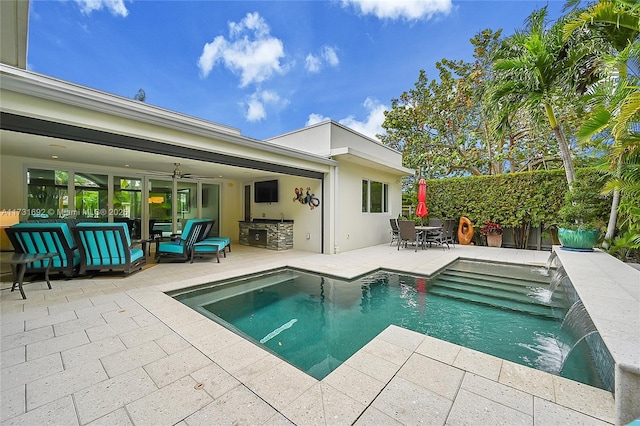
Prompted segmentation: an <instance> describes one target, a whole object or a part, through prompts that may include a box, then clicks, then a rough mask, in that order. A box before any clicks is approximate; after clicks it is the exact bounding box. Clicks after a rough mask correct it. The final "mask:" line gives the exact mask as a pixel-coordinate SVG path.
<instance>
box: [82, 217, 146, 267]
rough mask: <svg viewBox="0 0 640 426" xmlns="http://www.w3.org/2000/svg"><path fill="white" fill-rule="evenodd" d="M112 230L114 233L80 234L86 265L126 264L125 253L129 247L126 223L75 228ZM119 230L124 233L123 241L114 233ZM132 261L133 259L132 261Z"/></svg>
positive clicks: (90, 224) (87, 223) (96, 224)
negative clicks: (107, 228) (104, 228)
mask: <svg viewBox="0 0 640 426" xmlns="http://www.w3.org/2000/svg"><path fill="white" fill-rule="evenodd" d="M105 226H106V227H109V228H114V232H109V231H104V230H101V231H100V232H82V231H81V233H80V238H81V239H82V244H83V245H84V247H85V250H86V252H87V265H88V266H99V265H125V264H126V262H127V258H126V254H125V253H126V252H127V251H129V247H130V246H131V238H130V236H129V228H128V227H127V224H126V223H99V222H96V223H89V222H86V223H79V224H78V226H77V228H79V229H81V230H82V228H85V229H87V230H89V229H90V228H95V227H105ZM118 228H121V229H122V230H123V231H124V235H125V241H122V239H121V238H120V234H119V233H117V232H115V230H116V229H118ZM132 261H133V259H132Z"/></svg>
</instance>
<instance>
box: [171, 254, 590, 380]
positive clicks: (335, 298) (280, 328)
mask: <svg viewBox="0 0 640 426" xmlns="http://www.w3.org/2000/svg"><path fill="white" fill-rule="evenodd" d="M478 269H480V272H478ZM483 269H484V270H483ZM487 275H489V276H490V277H489V278H487ZM514 277H515V278H514ZM548 287H549V278H548V277H546V276H544V274H543V273H541V271H540V270H535V269H532V268H531V267H522V266H513V265H501V264H488V265H487V264H484V266H483V264H480V263H477V262H468V261H458V262H456V263H455V264H454V265H452V266H451V267H449V268H447V270H446V271H444V272H443V273H441V274H439V275H438V276H436V277H433V278H430V279H427V278H424V277H418V276H412V275H408V274H403V273H397V272H389V271H378V272H375V273H373V274H370V275H367V276H364V277H361V278H360V279H357V280H354V281H344V280H340V279H336V278H333V277H327V276H322V275H318V274H313V273H308V272H302V271H298V270H293V269H283V270H278V271H274V272H270V273H267V274H259V275H257V276H254V277H249V278H247V277H245V278H242V279H238V280H233V281H229V282H224V283H222V284H221V283H212V284H210V285H207V286H204V287H202V286H200V287H198V288H196V289H191V290H188V291H180V292H174V293H173V294H172V295H173V297H175V298H176V299H177V300H180V301H181V302H182V303H184V304H186V305H188V306H190V307H192V308H194V309H196V310H197V311H198V312H201V313H203V314H204V315H206V316H208V317H209V318H212V319H214V320H216V321H218V322H222V323H223V324H225V325H226V326H227V327H229V328H231V329H233V330H234V331H236V332H239V333H241V334H243V335H244V337H246V338H248V339H250V340H252V341H254V342H256V343H257V344H260V345H263V346H264V347H266V348H268V349H269V350H271V351H272V352H274V353H276V354H277V355H278V356H280V357H282V358H283V359H285V360H287V361H288V362H289V363H291V364H293V365H295V366H297V367H298V368H300V369H301V370H303V371H305V372H307V373H308V374H309V375H311V376H313V377H315V378H316V379H319V380H321V379H322V378H324V377H325V376H326V375H328V374H329V373H330V372H331V371H333V370H334V369H335V368H337V367H338V366H339V365H340V364H341V363H342V362H344V361H346V360H347V359H348V358H349V357H350V356H351V355H353V354H354V353H355V352H357V351H358V350H359V349H361V348H362V347H363V346H364V345H366V344H367V343H368V342H369V341H370V340H372V339H373V338H374V337H375V336H376V335H378V334H379V333H380V332H381V331H383V330H384V329H385V328H387V327H388V326H389V325H391V324H394V325H397V326H400V327H404V328H407V329H409V330H414V331H417V332H420V333H423V334H426V335H429V336H432V337H436V338H438V339H442V340H446V341H448V342H451V343H455V344H458V345H461V346H465V347H468V348H471V349H475V350H478V351H481V352H484V353H488V354H491V355H494V356H497V357H500V358H502V359H506V360H510V361H513V362H516V363H519V364H523V365H527V366H530V367H533V368H537V369H539V370H543V371H547V372H550V373H553V374H558V375H562V376H563V377H567V378H570V379H573V380H577V381H580V382H583V383H586V384H590V385H593V386H600V383H599V380H598V376H597V373H595V369H594V368H593V366H592V365H591V360H590V358H589V356H588V355H587V351H586V350H585V349H584V348H582V347H581V346H580V345H578V346H577V347H576V348H574V349H573V350H572V351H571V356H569V357H567V355H568V351H569V349H570V348H571V347H572V345H573V343H575V342H574V340H575V338H573V337H572V336H568V335H566V332H565V331H564V330H561V328H560V325H561V321H562V318H563V317H564V314H565V312H566V306H563V303H562V301H561V300H560V297H559V296H558V295H554V297H549V296H550V295H549V294H545V291H548ZM541 294H542V295H543V297H541ZM220 320H222V321H220ZM572 340H573V341H572ZM565 360H566V362H565ZM563 364H564V365H563Z"/></svg>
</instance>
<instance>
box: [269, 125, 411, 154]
mask: <svg viewBox="0 0 640 426" xmlns="http://www.w3.org/2000/svg"><path fill="white" fill-rule="evenodd" d="M327 124H333V125H335V126H337V127H340V128H341V129H344V130H346V131H348V132H350V133H353V134H355V135H357V136H358V137H361V138H364V139H367V140H368V141H370V142H373V143H375V144H376V145H378V146H380V147H381V148H385V149H387V150H389V151H391V152H393V153H394V154H400V155H402V153H401V152H400V151H398V150H397V149H394V148H391V147H390V146H387V145H385V144H383V143H382V142H380V141H379V140H377V139H374V138H371V137H369V136H367V135H365V134H364V133H360V132H358V131H357V130H353V129H352V128H350V127H347V126H345V125H344V124H340V123H338V122H337V121H334V120H332V119H330V118H328V119H326V120H324V121H321V122H319V123H315V124H310V125H308V126H305V127H303V128H301V129H296V130H292V131H290V132H287V133H283V134H281V135H277V136H272V137H270V138H267V139H265V141H270V140H273V139H278V138H281V137H284V136H289V135H293V134H295V133H299V132H303V131H305V130H307V129H312V128H314V127H320V126H325V125H327Z"/></svg>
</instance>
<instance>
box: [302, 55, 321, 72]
mask: <svg viewBox="0 0 640 426" xmlns="http://www.w3.org/2000/svg"><path fill="white" fill-rule="evenodd" d="M321 66H322V61H321V60H320V58H318V57H317V56H315V55H313V54H311V53H309V54H308V55H307V58H306V59H305V60H304V67H305V68H306V69H307V71H309V72H320V67H321Z"/></svg>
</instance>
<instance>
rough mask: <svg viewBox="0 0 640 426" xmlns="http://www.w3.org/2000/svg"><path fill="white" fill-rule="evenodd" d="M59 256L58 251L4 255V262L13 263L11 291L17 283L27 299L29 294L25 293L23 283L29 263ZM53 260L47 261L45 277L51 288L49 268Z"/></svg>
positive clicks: (23, 296)
mask: <svg viewBox="0 0 640 426" xmlns="http://www.w3.org/2000/svg"><path fill="white" fill-rule="evenodd" d="M56 256H58V254H57V253H12V254H11V255H8V256H7V255H4V254H3V255H2V263H8V264H9V265H11V272H13V285H12V286H11V291H14V290H15V289H16V284H17V285H18V289H19V290H20V294H21V295H22V298H23V299H26V298H27V296H25V294H24V290H23V289H22V283H23V280H24V273H25V272H26V270H27V265H28V264H29V263H33V262H37V261H42V260H45V259H53V258H54V257H56ZM52 263H53V260H50V261H49V262H48V263H47V269H46V270H45V271H44V279H45V280H46V281H47V285H48V286H49V289H51V282H50V281H49V269H50V268H51V264H52Z"/></svg>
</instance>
